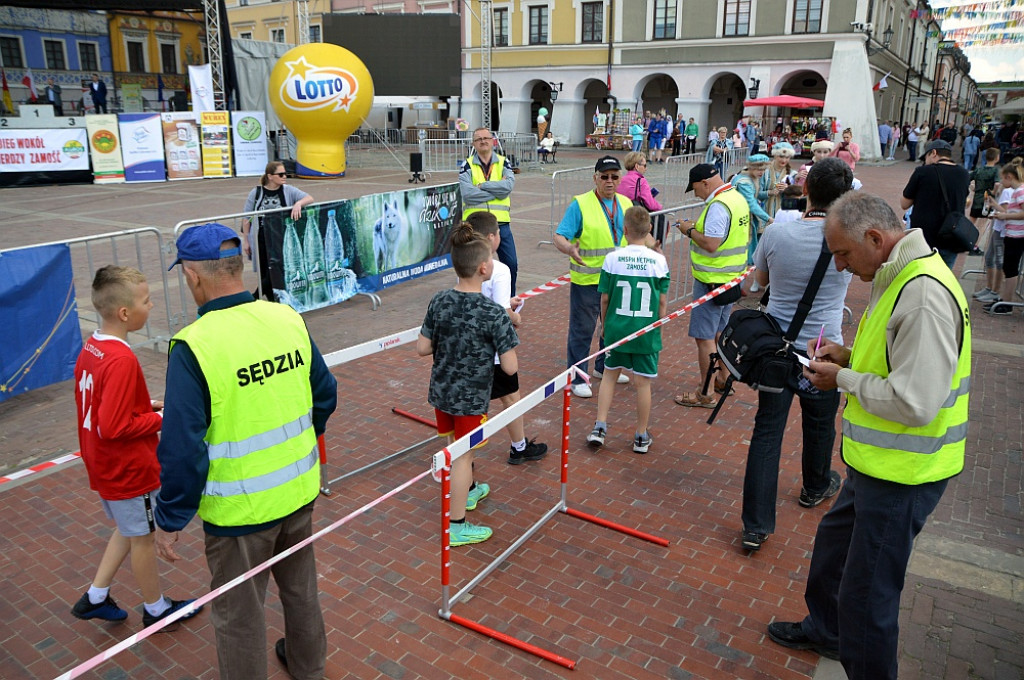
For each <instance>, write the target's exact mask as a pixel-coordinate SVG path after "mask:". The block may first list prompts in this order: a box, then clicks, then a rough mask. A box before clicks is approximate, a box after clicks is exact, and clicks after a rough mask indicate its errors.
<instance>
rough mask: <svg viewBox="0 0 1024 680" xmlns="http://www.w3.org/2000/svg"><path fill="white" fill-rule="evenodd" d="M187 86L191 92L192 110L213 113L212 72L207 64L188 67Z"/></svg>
mask: <svg viewBox="0 0 1024 680" xmlns="http://www.w3.org/2000/svg"><path fill="white" fill-rule="evenodd" d="M188 84H189V88H190V89H191V90H192V110H193V111H195V112H196V113H199V112H200V111H213V110H214V109H215V108H216V107H215V106H214V102H213V70H212V68H211V66H210V65H209V64H199V65H198V66H189V67H188Z"/></svg>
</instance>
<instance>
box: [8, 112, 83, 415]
mask: <svg viewBox="0 0 1024 680" xmlns="http://www.w3.org/2000/svg"><path fill="white" fill-rule="evenodd" d="M82 132H85V131H84V130H82ZM0 327H2V328H3V329H4V351H3V352H0V403H2V402H4V401H6V400H7V399H10V398H11V397H14V396H17V395H19V394H23V393H25V392H28V391H29V390H34V389H36V388H37V387H45V386H46V385H52V384H53V383H57V382H61V381H63V380H68V379H70V378H73V377H74V371H75V361H76V360H77V359H78V353H79V352H80V351H81V350H82V331H81V330H80V329H79V327H78V312H77V308H76V306H75V281H74V273H73V271H72V269H71V250H70V248H69V247H68V246H67V244H58V245H51V246H37V247H35V248H23V249H19V250H11V251H8V252H6V253H4V254H3V257H0Z"/></svg>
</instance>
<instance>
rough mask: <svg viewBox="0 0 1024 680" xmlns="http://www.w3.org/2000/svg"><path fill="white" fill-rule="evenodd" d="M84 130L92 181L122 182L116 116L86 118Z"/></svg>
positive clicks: (101, 115) (105, 114)
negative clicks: (87, 135) (86, 133)
mask: <svg viewBox="0 0 1024 680" xmlns="http://www.w3.org/2000/svg"><path fill="white" fill-rule="evenodd" d="M85 129H86V130H87V131H88V133H89V152H90V154H91V155H92V175H93V178H94V180H93V181H95V182H96V184H120V183H122V182H124V161H123V160H122V159H121V137H120V135H119V134H118V130H117V116H116V115H115V114H113V113H101V114H99V115H95V116H86V117H85Z"/></svg>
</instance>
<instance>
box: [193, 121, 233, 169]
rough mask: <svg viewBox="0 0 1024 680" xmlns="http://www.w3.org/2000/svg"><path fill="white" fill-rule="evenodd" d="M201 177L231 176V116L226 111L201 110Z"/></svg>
mask: <svg viewBox="0 0 1024 680" xmlns="http://www.w3.org/2000/svg"><path fill="white" fill-rule="evenodd" d="M199 115H200V118H199V124H200V126H201V127H202V133H201V134H202V138H203V177H231V118H230V115H231V114H229V113H228V112H227V111H203V112H202V113H201V114H199Z"/></svg>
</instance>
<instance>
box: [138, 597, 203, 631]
mask: <svg viewBox="0 0 1024 680" xmlns="http://www.w3.org/2000/svg"><path fill="white" fill-rule="evenodd" d="M164 599H165V600H167V601H168V602H170V603H171V606H170V607H168V608H167V609H166V610H164V613H163V614H158V615H157V616H153V615H152V614H150V613H149V612H148V611H146V608H145V607H143V608H142V625H143V626H144V627H146V628H149V627H150V626H152V625H153V624H154V623H156V622H157V621H162V620H163V619H166V618H167V617H168V616H170V615H171V614H173V613H174V612H176V611H178V610H179V609H182V608H183V607H187V606H189V605H190V604H192V603H193V602H195V600H194V599H192V600H172V599H171V598H169V597H165V598H164ZM202 610H203V606H202V605H199V606H198V607H197V608H196V610H195V611H193V612H189V613H188V614H185V616H182V617H181V618H180V619H178V621H184V620H185V619H191V618H192V617H193V616H195V615H196V614H198V613H199V612H201V611H202ZM178 621H175V623H177V622H178ZM172 627H173V626H172ZM164 630H167V629H166V628H164Z"/></svg>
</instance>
